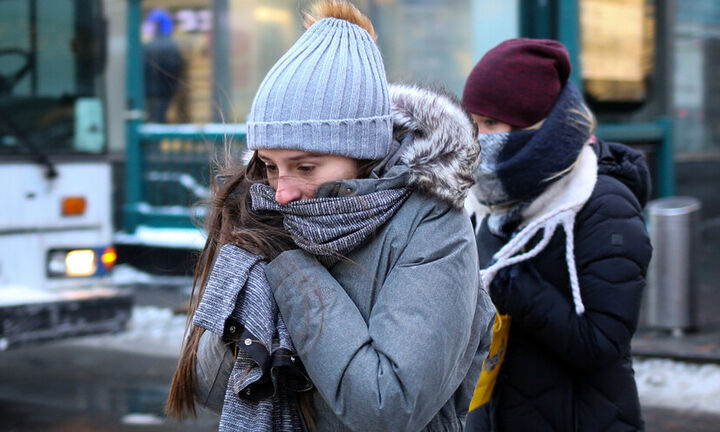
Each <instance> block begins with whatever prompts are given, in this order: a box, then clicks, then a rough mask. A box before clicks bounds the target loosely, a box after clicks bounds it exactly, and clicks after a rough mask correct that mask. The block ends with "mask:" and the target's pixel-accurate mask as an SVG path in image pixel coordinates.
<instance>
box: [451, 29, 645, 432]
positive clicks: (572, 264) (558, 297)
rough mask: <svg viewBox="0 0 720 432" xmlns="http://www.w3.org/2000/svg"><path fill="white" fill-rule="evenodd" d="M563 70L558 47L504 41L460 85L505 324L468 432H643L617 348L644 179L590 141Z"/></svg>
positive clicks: (621, 343) (638, 293) (639, 264)
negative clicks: (489, 382) (491, 380)
mask: <svg viewBox="0 0 720 432" xmlns="http://www.w3.org/2000/svg"><path fill="white" fill-rule="evenodd" d="M570 70H571V64H570V59H569V55H568V52H567V50H566V48H565V47H564V46H563V45H562V44H560V43H559V42H556V41H552V40H538V39H522V38H521V39H512V40H508V41H505V42H503V43H501V44H499V45H498V46H496V47H495V48H493V49H492V50H490V51H489V52H488V53H487V54H486V55H485V56H484V57H483V58H482V59H481V60H480V61H479V62H478V63H477V65H476V66H475V67H474V69H473V70H472V72H471V73H470V76H469V77H468V79H467V82H466V84H465V89H464V92H463V103H464V105H465V106H466V107H467V109H468V110H469V111H470V112H471V113H472V116H473V119H474V120H475V122H476V123H477V125H478V128H479V130H480V135H479V141H480V145H481V148H482V150H481V158H480V159H481V161H480V165H479V167H478V169H477V170H476V171H475V179H476V185H475V186H473V192H472V194H471V195H472V198H471V200H470V201H471V202H472V201H474V205H472V206H471V207H472V208H473V209H474V218H475V220H477V221H478V223H477V245H478V251H479V258H480V265H481V267H482V268H483V269H484V270H482V271H481V278H482V280H483V283H484V285H485V287H486V288H487V289H488V290H489V292H490V296H491V298H492V300H493V302H494V304H495V306H496V308H497V311H498V314H499V315H503V316H507V317H509V320H508V321H509V334H508V335H507V344H506V346H504V347H503V350H502V351H504V353H503V354H504V360H502V362H501V363H499V364H498V365H496V366H495V367H499V368H500V370H499V374H498V376H497V381H496V382H495V384H494V385H495V387H494V390H493V392H492V396H491V398H490V400H489V402H487V403H485V404H481V406H479V407H476V406H473V408H474V409H472V411H471V413H470V415H469V418H468V424H467V430H468V431H486V430H494V431H555V432H557V431H584V432H586V431H607V430H618V431H619V430H623V431H630V430H642V429H643V421H642V416H641V412H640V405H639V402H638V395H637V388H636V384H635V381H634V376H633V369H632V360H631V354H630V340H631V338H632V336H633V333H634V332H635V329H636V325H637V320H638V314H639V309H640V300H641V297H642V291H643V287H644V285H645V275H646V271H647V267H648V262H649V260H650V255H651V246H650V242H649V239H648V235H647V231H646V227H645V222H644V221H643V216H642V211H643V207H644V205H645V203H646V202H647V200H648V197H649V189H650V181H649V174H648V169H647V166H646V164H645V161H644V158H643V156H642V155H641V154H640V153H638V152H637V151H635V150H632V149H630V148H629V147H626V146H624V145H621V144H617V143H606V142H603V141H601V140H598V139H596V138H595V137H594V136H593V131H594V126H595V121H594V118H593V116H592V114H591V112H590V110H589V109H588V108H587V106H586V105H585V103H584V102H583V99H582V96H581V95H580V93H579V92H578V90H577V88H576V87H575V86H574V85H573V84H572V82H570V81H568V77H569V75H570ZM506 324H507V322H506ZM505 328H508V327H507V326H505ZM490 366H492V365H490Z"/></svg>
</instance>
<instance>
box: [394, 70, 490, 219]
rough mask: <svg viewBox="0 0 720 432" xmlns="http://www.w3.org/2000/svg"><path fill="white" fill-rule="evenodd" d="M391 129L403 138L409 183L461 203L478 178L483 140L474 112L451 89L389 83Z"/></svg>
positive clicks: (400, 138) (433, 194) (456, 204)
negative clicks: (469, 112)
mask: <svg viewBox="0 0 720 432" xmlns="http://www.w3.org/2000/svg"><path fill="white" fill-rule="evenodd" d="M390 103H391V113H392V117H393V135H394V137H395V139H396V140H397V141H400V142H407V139H408V135H410V136H411V137H412V142H410V143H409V144H407V145H406V144H403V147H402V148H401V150H400V151H401V153H400V161H401V163H402V164H403V165H406V166H408V167H409V170H410V181H409V184H410V185H411V186H414V187H416V188H418V189H419V190H421V191H423V192H425V193H428V194H430V195H432V196H435V197H437V198H439V199H441V200H443V201H446V202H448V203H450V204H452V205H453V206H455V207H458V208H459V207H462V206H463V203H464V201H465V197H466V196H467V194H468V191H469V189H470V187H471V186H472V185H473V183H474V180H473V178H472V173H473V171H474V170H475V168H476V167H477V164H478V161H479V159H478V157H479V155H480V144H479V143H478V141H477V129H476V127H475V125H474V123H473V121H472V118H471V117H470V115H469V114H468V113H467V111H465V110H464V109H463V107H462V105H461V104H460V101H459V100H458V99H457V98H456V97H455V96H453V95H450V94H448V93H446V92H444V91H441V90H436V89H427V88H421V87H418V86H415V85H405V84H394V85H391V86H390Z"/></svg>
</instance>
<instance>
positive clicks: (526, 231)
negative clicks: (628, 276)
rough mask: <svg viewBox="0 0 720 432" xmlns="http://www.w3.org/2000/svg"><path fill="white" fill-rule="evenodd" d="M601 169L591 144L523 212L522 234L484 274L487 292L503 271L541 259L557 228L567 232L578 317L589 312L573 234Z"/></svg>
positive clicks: (499, 252)
mask: <svg viewBox="0 0 720 432" xmlns="http://www.w3.org/2000/svg"><path fill="white" fill-rule="evenodd" d="M597 166H598V165H597V156H596V155H595V151H594V150H593V148H592V146H591V145H590V144H588V145H586V146H585V147H584V148H583V150H582V151H581V153H580V156H579V157H578V160H577V163H576V165H575V167H574V168H573V169H572V171H570V172H569V173H568V174H567V175H565V176H564V177H563V178H562V179H560V180H558V181H556V182H555V183H553V184H552V185H551V186H549V187H548V188H547V189H546V190H545V191H544V192H543V193H542V194H540V195H539V196H538V197H537V198H536V199H535V200H533V201H532V202H531V203H530V204H529V205H528V206H527V207H525V208H524V209H523V211H522V223H521V224H520V226H519V227H518V231H516V233H515V234H514V235H513V237H512V238H511V239H510V241H509V242H508V243H506V244H505V245H504V246H503V247H502V248H501V249H500V250H499V251H497V252H496V253H495V255H494V256H493V258H494V262H493V263H492V265H490V266H489V267H487V268H486V269H484V270H481V271H480V277H481V279H482V283H483V286H484V287H485V288H486V289H488V288H489V287H490V283H491V282H492V280H493V278H494V277H495V275H496V274H497V272H498V271H500V270H501V269H503V268H505V267H509V266H512V265H513V264H517V263H519V262H522V261H525V260H528V259H531V258H533V257H535V256H537V255H538V254H539V253H540V252H541V251H542V250H543V249H544V248H545V246H547V244H548V243H549V242H550V239H552V237H553V234H554V233H555V229H556V228H557V227H558V226H562V227H563V229H564V230H565V239H566V240H565V257H566V261H567V266H568V274H569V277H570V286H571V289H572V298H573V303H574V305H575V312H576V313H577V314H578V315H582V314H583V313H584V312H585V306H584V305H583V302H582V298H581V296H580V284H579V282H578V275H577V269H576V266H575V247H574V235H573V232H574V228H575V216H576V215H577V213H578V212H579V211H580V209H581V208H582V207H583V206H584V205H585V203H586V202H587V200H588V199H589V198H590V195H591V194H592V191H593V189H594V188H595V182H596V181H597ZM487 214H489V212H487V213H486V215H487ZM478 226H479V224H478ZM541 230H542V232H543V236H542V239H541V240H540V241H539V242H538V243H537V244H536V245H535V246H534V247H533V248H532V249H531V250H529V251H527V252H522V250H523V249H524V248H525V246H526V245H527V244H528V242H529V241H530V240H531V239H532V238H533V237H534V236H535V235H536V234H537V233H538V232H540V231H541ZM521 252H522V253H521Z"/></svg>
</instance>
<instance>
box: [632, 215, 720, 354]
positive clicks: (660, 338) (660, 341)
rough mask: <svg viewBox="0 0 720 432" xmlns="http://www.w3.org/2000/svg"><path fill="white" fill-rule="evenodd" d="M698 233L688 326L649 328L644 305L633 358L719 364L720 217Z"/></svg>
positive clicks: (702, 224)
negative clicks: (691, 307) (695, 282)
mask: <svg viewBox="0 0 720 432" xmlns="http://www.w3.org/2000/svg"><path fill="white" fill-rule="evenodd" d="M700 231H701V236H700V237H701V239H702V240H701V243H702V244H701V245H700V246H699V251H697V252H698V253H696V256H697V257H698V259H697V260H696V262H695V263H693V265H694V268H693V269H692V271H693V272H696V276H697V284H696V286H695V287H694V288H695V292H694V294H695V302H694V306H695V310H694V311H691V313H689V314H688V318H689V319H688V325H687V326H685V327H681V328H675V329H670V328H668V329H661V328H651V327H648V325H647V320H645V319H644V316H646V314H647V313H648V311H647V310H645V308H646V307H647V305H645V304H643V311H642V313H641V324H640V327H639V329H638V331H637V333H636V334H635V337H634V338H633V341H632V353H633V355H635V356H637V357H644V358H653V357H661V358H670V359H674V360H682V361H687V362H694V363H715V364H720V218H713V219H705V220H704V221H703V222H702V223H701V224H700ZM646 289H651V287H648V288H646ZM661 316H662V315H661ZM656 321H662V318H660V319H658V320H656Z"/></svg>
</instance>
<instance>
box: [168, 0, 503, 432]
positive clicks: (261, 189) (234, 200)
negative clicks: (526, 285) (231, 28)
mask: <svg viewBox="0 0 720 432" xmlns="http://www.w3.org/2000/svg"><path fill="white" fill-rule="evenodd" d="M306 28H307V31H306V32H305V33H304V34H303V35H302V36H301V37H300V39H299V40H298V41H297V42H296V43H295V45H294V46H293V47H291V48H290V50H289V51H288V52H287V53H286V54H285V55H284V56H283V57H282V58H281V59H280V60H279V61H278V62H277V63H276V64H275V66H274V67H273V68H272V69H271V70H270V72H269V73H268V74H267V76H266V77H265V79H264V80H263V82H262V84H261V85H260V88H259V89H258V92H257V94H256V96H255V99H254V102H253V105H252V108H251V112H250V115H249V119H248V125H247V126H248V134H247V144H248V148H249V149H251V150H253V151H254V152H253V154H252V157H251V159H250V161H249V163H248V165H247V167H246V169H241V170H240V171H239V172H238V170H237V169H236V170H235V171H236V174H234V175H231V176H229V177H224V178H225V179H226V180H225V181H224V183H225V185H224V186H222V187H221V188H220V191H219V192H218V194H217V196H216V199H215V200H214V202H213V204H212V206H211V217H210V223H211V226H210V229H209V236H208V242H207V244H206V247H205V249H204V251H203V254H202V257H201V261H200V267H199V274H200V275H201V278H200V290H199V292H198V297H199V304H198V303H194V307H193V309H194V318H193V325H192V326H191V332H190V335H189V337H188V339H187V341H186V344H185V346H184V348H183V353H182V356H181V359H180V364H179V367H178V371H177V372H176V375H175V378H174V381H173V385H172V389H171V395H170V399H169V402H168V410H169V411H170V412H171V413H174V414H177V415H182V413H183V411H184V410H186V409H189V410H191V411H192V410H193V409H194V403H193V397H195V398H196V399H197V400H199V401H200V403H201V404H203V405H206V406H210V407H214V408H215V409H216V410H219V411H221V419H220V429H221V430H228V431H230V430H253V431H258V430H283V431H288V430H301V429H302V428H303V427H308V428H309V429H311V430H319V431H330V430H332V431H341V430H372V431H418V430H448V431H460V430H462V428H463V425H464V420H465V416H466V414H467V407H468V405H469V402H470V398H471V396H472V391H473V388H474V385H475V383H476V382H477V379H478V376H479V375H480V367H481V364H482V360H483V359H484V358H485V356H486V355H487V351H488V346H489V337H490V330H491V325H492V317H493V315H494V308H493V307H492V303H491V301H490V299H489V296H488V295H487V293H485V292H484V291H481V290H479V289H478V287H479V280H478V273H477V269H478V268H477V249H476V246H475V239H474V233H473V231H472V227H471V224H470V222H469V221H468V219H467V216H466V215H465V214H464V212H463V210H462V206H463V203H464V200H465V198H466V196H467V193H468V191H469V188H470V186H471V185H472V173H473V171H474V169H475V167H476V166H477V158H478V154H479V147H478V145H477V141H476V132H475V127H474V125H473V123H472V119H471V118H470V117H469V115H468V114H467V113H466V112H465V111H464V110H463V109H462V106H461V104H460V102H459V101H457V100H455V99H454V98H452V97H451V96H447V95H444V94H441V93H438V92H433V91H429V90H424V89H421V88H418V87H414V86H393V87H390V88H389V86H388V84H387V81H386V75H385V70H384V66H383V62H382V59H381V55H380V52H379V50H378V48H377V46H376V44H375V42H374V39H375V33H374V30H373V27H372V24H371V23H370V21H369V20H368V19H367V17H365V16H364V15H362V14H361V13H360V12H359V11H358V10H357V9H356V8H355V7H354V6H352V5H351V4H349V3H347V2H344V1H337V0H335V1H326V2H322V3H319V4H318V5H317V7H316V8H315V9H314V12H312V13H310V14H309V15H308V17H307V20H306ZM229 364H232V365H231V366H230V368H231V369H232V370H230V371H228V370H227V369H228V368H229V367H228V365H229ZM223 365H224V366H223ZM305 374H307V377H309V380H305V379H304V376H305ZM194 375H196V376H194ZM218 377H219V378H218ZM228 377H229V378H228ZM195 378H197V380H196V381H195ZM307 382H309V383H310V384H311V385H312V388H310V387H308V386H307V385H306V384H307ZM218 387H221V389H220V390H219V389H218ZM298 394H300V395H299V396H298ZM307 395H309V400H308V399H307V398H306V396H307ZM298 398H299V399H300V402H299V403H298V404H297V405H300V411H301V412H302V415H300V414H298V410H297V409H295V408H297V405H296V404H295V402H294V401H296V400H297V399H298ZM303 401H305V402H308V403H307V405H305V404H304V403H303Z"/></svg>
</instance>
